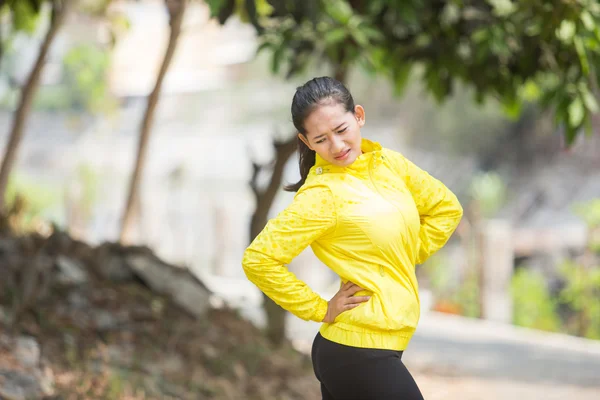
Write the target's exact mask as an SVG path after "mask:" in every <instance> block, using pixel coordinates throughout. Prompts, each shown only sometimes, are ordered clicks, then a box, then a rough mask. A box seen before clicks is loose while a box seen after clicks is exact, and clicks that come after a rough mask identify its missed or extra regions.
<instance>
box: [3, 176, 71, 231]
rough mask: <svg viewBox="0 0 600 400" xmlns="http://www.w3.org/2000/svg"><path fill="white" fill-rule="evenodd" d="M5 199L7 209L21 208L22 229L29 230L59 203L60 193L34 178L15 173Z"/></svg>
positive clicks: (9, 183) (20, 223)
mask: <svg viewBox="0 0 600 400" xmlns="http://www.w3.org/2000/svg"><path fill="white" fill-rule="evenodd" d="M5 199H6V205H7V209H11V208H15V206H17V207H18V208H19V218H20V221H19V225H20V229H21V230H23V231H29V230H31V229H30V228H31V227H32V226H33V225H35V224H36V220H37V219H39V218H41V217H43V216H45V215H46V216H47V215H48V212H49V211H50V209H52V208H53V207H55V206H57V205H58V204H59V201H60V193H59V191H58V190H56V189H55V188H52V187H51V186H49V185H44V184H40V183H39V182H36V181H35V180H34V179H31V178H28V177H26V176H21V175H16V176H15V175H13V176H12V177H11V179H10V180H9V182H8V187H7V188H6V193H5Z"/></svg>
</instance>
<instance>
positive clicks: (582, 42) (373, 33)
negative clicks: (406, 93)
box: [262, 0, 600, 144]
mask: <svg viewBox="0 0 600 400" xmlns="http://www.w3.org/2000/svg"><path fill="white" fill-rule="evenodd" d="M271 4H273V7H274V9H275V10H277V12H278V15H277V16H276V17H275V18H272V20H271V23H270V25H269V29H267V30H266V31H265V32H264V34H263V35H262V38H263V45H262V48H270V49H271V51H272V54H273V69H274V70H275V71H278V70H279V69H280V67H281V65H282V64H287V75H288V76H290V75H293V74H295V73H296V72H297V71H299V70H303V69H305V68H306V66H307V65H308V64H309V62H311V61H313V60H315V59H317V60H319V59H321V60H325V61H327V62H331V61H333V62H334V65H340V66H341V67H342V68H346V69H347V68H348V67H350V66H352V65H362V66H363V67H365V68H366V69H367V70H368V71H370V72H372V73H374V74H382V75H385V76H387V77H389V78H390V79H391V82H392V83H393V84H394V86H395V88H396V89H397V92H398V93H401V91H402V89H403V88H404V87H405V85H406V83H407V81H408V80H409V77H411V76H412V75H411V71H412V70H419V72H420V79H422V80H423V81H424V83H425V85H426V88H427V90H428V91H429V93H430V94H432V95H433V96H434V97H435V99H436V100H438V101H439V102H442V101H444V100H445V99H447V98H448V97H449V95H451V94H452V91H453V89H454V87H455V86H456V84H457V83H459V82H461V83H464V84H465V85H466V86H467V87H470V88H473V89H474V92H475V100H476V101H477V102H479V103H481V102H483V101H484V100H485V99H486V98H488V97H494V98H497V99H498V100H500V102H501V103H502V104H503V105H504V106H505V108H506V111H507V112H508V113H509V114H512V115H518V114H519V113H520V110H521V105H522V104H523V102H524V101H527V100H530V101H531V100H533V101H536V102H537V103H539V104H540V105H541V106H542V107H544V108H551V109H553V110H554V113H555V116H556V122H557V123H559V124H561V125H562V126H564V131H565V138H566V141H567V143H569V144H570V143H572V142H573V140H574V139H575V137H576V136H577V133H578V132H580V131H581V130H583V129H585V130H587V132H588V133H591V120H592V119H591V116H592V114H594V113H596V112H597V111H598V103H597V100H596V97H595V96H594V93H596V92H597V90H598V87H597V82H598V78H600V69H598V67H597V65H598V62H599V61H600V4H598V3H597V2H595V1H593V0H578V1H568V2H567V1H561V2H558V1H557V2H547V1H543V0H531V1H521V2H511V1H510V0H469V1H448V2H441V1H434V0H430V1H424V0H407V1H402V2H399V1H391V0H373V1H361V0H350V1H346V0H331V1H322V0H308V1H306V2H303V4H302V5H296V8H297V9H301V10H302V12H300V13H298V12H296V13H295V14H292V13H288V14H286V13H285V12H284V11H285V9H286V7H287V6H286V2H283V1H272V2H271ZM273 21H276V22H273ZM415 67H416V68H415Z"/></svg>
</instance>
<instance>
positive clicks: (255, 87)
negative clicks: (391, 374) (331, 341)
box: [0, 0, 600, 399]
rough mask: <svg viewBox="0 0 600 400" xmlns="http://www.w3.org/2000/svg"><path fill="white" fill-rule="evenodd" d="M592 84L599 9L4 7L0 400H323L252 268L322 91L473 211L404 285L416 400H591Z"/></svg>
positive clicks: (275, 4)
mask: <svg viewBox="0 0 600 400" xmlns="http://www.w3.org/2000/svg"><path fill="white" fill-rule="evenodd" d="M598 65H600V5H599V4H598V3H597V2H595V1H591V0H590V1H586V0H578V1H561V0H556V1H538V0H530V1H522V2H516V1H511V0H452V1H426V0H419V1H417V0H410V1H409V0H407V1H403V2H397V1H389V0H372V1H351V0H331V1H319V0H306V1H276V0H273V1H272V0H207V1H199V0H198V1H193V0H138V1H133V0H131V1H126V0H113V1H110V0H3V1H0V121H2V122H1V123H0V127H1V129H0V157H1V158H0V159H1V160H2V165H1V167H0V214H1V215H2V217H1V219H0V399H2V398H4V399H25V398H27V399H29V398H55V399H79V398H81V399H83V398H86V399H88V398H89V399H91V398H94V399H171V398H177V399H188V398H189V399H205V398H206V399H318V398H320V396H319V390H318V385H317V381H316V379H315V378H314V376H313V375H312V371H311V367H310V359H309V354H310V346H311V343H312V339H313V337H314V335H315V334H316V332H317V330H318V324H315V323H312V322H304V321H302V320H299V319H298V318H295V317H293V316H291V315H289V314H287V313H285V312H283V311H282V310H281V309H279V308H278V307H277V306H274V305H273V303H271V302H270V301H268V300H267V299H264V298H263V296H262V295H261V294H260V292H259V291H258V290H257V289H256V288H255V287H254V286H253V285H252V284H250V283H249V282H248V281H247V280H246V278H245V275H244V273H243V270H242V268H241V259H242V255H243V252H244V250H245V248H246V246H247V245H248V244H249V243H250V242H251V240H252V238H253V237H254V236H255V235H256V234H257V233H258V232H260V230H261V229H262V227H264V225H265V223H266V222H267V220H268V219H269V218H271V217H274V216H275V215H277V213H278V212H280V211H281V210H283V208H285V207H286V205H287V204H289V203H290V202H291V200H292V198H293V193H288V192H284V191H283V190H282V186H283V184H287V183H291V182H296V181H297V179H298V178H299V173H298V159H297V155H296V154H295V146H296V139H295V138H296V133H295V132H294V128H293V125H292V123H291V115H290V111H289V109H290V105H291V100H292V97H293V94H294V91H295V88H296V87H297V86H299V85H301V84H303V83H304V82H305V81H307V80H309V79H311V78H312V77H314V76H323V75H329V76H334V77H336V78H337V79H339V80H342V81H343V82H344V83H345V84H346V85H347V86H348V88H349V89H350V90H351V92H352V93H353V96H354V98H355V101H356V103H358V104H361V105H363V106H364V107H365V109H366V116H367V123H366V125H365V128H364V129H363V131H362V133H363V136H364V137H367V138H369V139H372V140H375V141H378V142H380V143H381V144H382V145H383V146H384V147H388V148H391V149H393V150H396V151H399V152H401V153H403V154H405V155H406V156H407V157H408V158H409V159H410V160H412V161H413V162H414V163H416V164H417V165H418V166H420V167H421V168H423V169H425V170H426V171H428V172H429V173H430V174H432V175H433V176H435V177H437V178H438V179H440V180H442V181H443V182H444V183H445V184H446V185H447V186H448V187H449V188H450V189H451V190H453V191H454V192H455V193H456V194H457V196H458V197H459V199H460V201H461V203H462V204H463V207H464V209H465V216H464V218H463V220H462V221H461V224H460V226H459V227H458V229H457V231H456V233H455V234H454V236H453V237H452V238H451V240H450V242H449V243H448V245H447V246H446V247H445V248H444V249H442V250H441V251H440V252H438V253H437V254H436V255H435V256H433V257H432V258H431V259H429V260H428V261H427V262H426V264H424V265H421V266H417V273H418V277H419V282H420V296H421V308H422V317H421V323H420V326H419V328H418V330H417V333H416V335H415V337H414V339H413V341H412V342H411V344H410V345H409V348H408V349H407V351H406V352H405V355H404V358H403V359H404V361H405V363H406V364H407V365H408V367H409V369H410V370H411V371H412V373H413V375H414V376H415V379H416V381H417V383H418V384H419V386H420V387H421V390H422V392H423V394H424V396H425V398H426V399H505V398H514V399H554V398H556V399H559V398H560V399H562V398H565V397H566V396H569V397H571V398H574V399H597V398H599V397H600V342H599V341H598V340H600V261H599V260H600V117H599V115H598V114H597V111H598V93H600V92H599V91H598V84H597V82H598V79H599V78H600V70H599V69H598V67H597V66H598ZM289 268H290V269H291V270H292V271H293V272H294V273H296V274H297V276H298V277H299V278H301V279H302V280H304V281H305V282H307V283H308V284H309V286H311V287H312V288H313V289H314V290H315V291H317V292H318V293H320V294H322V295H323V296H324V297H325V298H327V299H329V298H330V297H332V296H333V295H334V294H335V292H336V291H337V288H338V284H339V278H338V277H337V276H335V274H333V273H332V272H330V271H329V270H328V269H327V267H326V266H324V265H322V264H321V263H320V262H319V261H318V260H317V259H316V257H315V256H314V255H313V254H312V252H311V250H310V248H309V249H307V250H305V251H304V252H303V253H302V254H301V255H300V256H298V257H297V258H296V259H295V260H294V261H293V262H292V263H291V265H290V266H289Z"/></svg>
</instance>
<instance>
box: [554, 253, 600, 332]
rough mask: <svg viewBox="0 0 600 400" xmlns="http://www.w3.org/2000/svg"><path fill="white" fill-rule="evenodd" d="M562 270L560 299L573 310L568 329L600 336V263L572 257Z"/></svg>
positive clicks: (567, 325) (570, 314) (568, 319)
mask: <svg viewBox="0 0 600 400" xmlns="http://www.w3.org/2000/svg"><path fill="white" fill-rule="evenodd" d="M560 272H561V275H562V277H563V279H564V280H565V286H564V288H563V289H562V290H561V291H560V296H559V300H560V302H561V303H562V304H564V305H566V306H567V307H568V309H569V310H570V311H571V312H570V313H569V315H568V317H567V320H566V321H565V322H566V329H567V332H568V333H570V334H574V335H579V336H584V337H587V338H589V339H596V340H600V265H594V266H590V267H587V266H585V265H581V264H578V263H575V262H572V261H569V262H565V263H564V264H563V265H562V266H561V268H560Z"/></svg>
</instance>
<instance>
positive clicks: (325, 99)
mask: <svg viewBox="0 0 600 400" xmlns="http://www.w3.org/2000/svg"><path fill="white" fill-rule="evenodd" d="M328 104H342V105H343V106H344V108H345V110H346V111H349V112H351V113H353V114H354V99H353V98H352V95H351V94H350V91H349V90H348V89H347V88H346V87H345V86H344V85H343V84H342V83H341V82H339V81H337V80H335V79H333V78H330V77H328V76H323V77H320V78H314V79H311V80H310V81H308V82H306V83H305V84H304V85H302V86H300V87H298V88H297V89H296V94H294V99H293V100H292V121H293V123H294V126H295V127H296V129H297V130H298V133H300V134H302V135H304V137H306V129H305V128H304V121H306V118H308V116H309V115H310V113H312V112H313V111H314V110H315V109H316V108H317V107H318V106H321V105H328ZM298 153H299V155H300V161H299V164H300V180H299V181H298V182H296V183H295V184H292V185H287V186H285V187H284V189H285V190H287V191H288V192H297V191H298V189H300V187H301V186H302V185H304V182H305V181H306V177H307V176H308V172H309V171H310V169H311V168H312V167H313V165H315V160H316V153H315V152H314V151H313V150H311V149H309V148H308V146H306V145H305V144H304V142H303V141H302V140H300V138H298Z"/></svg>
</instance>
